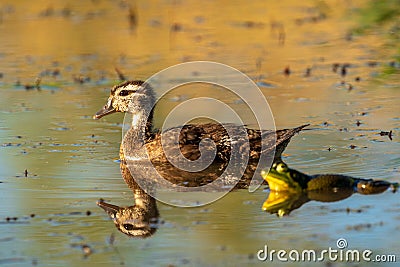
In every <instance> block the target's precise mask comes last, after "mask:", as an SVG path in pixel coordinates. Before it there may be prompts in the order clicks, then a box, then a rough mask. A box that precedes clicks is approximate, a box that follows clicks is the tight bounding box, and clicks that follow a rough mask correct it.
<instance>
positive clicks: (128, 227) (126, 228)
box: [123, 223, 135, 231]
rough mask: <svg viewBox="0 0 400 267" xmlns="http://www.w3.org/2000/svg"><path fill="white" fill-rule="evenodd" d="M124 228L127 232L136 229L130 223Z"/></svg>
mask: <svg viewBox="0 0 400 267" xmlns="http://www.w3.org/2000/svg"><path fill="white" fill-rule="evenodd" d="M123 226H124V228H125V230H128V231H130V230H133V229H134V228H135V227H134V226H133V225H132V224H129V223H126V224H124V225H123Z"/></svg>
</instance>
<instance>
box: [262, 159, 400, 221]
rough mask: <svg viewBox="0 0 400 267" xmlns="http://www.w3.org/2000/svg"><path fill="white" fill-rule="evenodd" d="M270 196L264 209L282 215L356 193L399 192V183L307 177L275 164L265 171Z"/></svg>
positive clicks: (335, 177) (348, 177) (280, 163)
mask: <svg viewBox="0 0 400 267" xmlns="http://www.w3.org/2000/svg"><path fill="white" fill-rule="evenodd" d="M261 175H262V176H263V178H264V179H265V180H266V181H267V182H268V184H269V188H270V193H269V195H268V198H267V200H266V201H265V202H264V204H263V206H262V209H263V210H265V211H267V212H269V213H271V214H277V215H278V216H280V217H281V216H285V215H288V214H290V212H291V211H292V210H295V209H298V208H300V207H301V206H302V205H303V204H305V203H307V202H309V201H312V200H314V201H319V202H334V201H340V200H343V199H346V198H348V197H350V196H351V195H353V194H354V193H359V194H363V195H371V194H380V193H382V192H384V191H386V190H388V189H389V188H390V189H391V190H392V192H396V191H397V188H398V187H399V184H398V183H390V182H387V181H383V180H372V179H361V178H354V177H350V176H345V175H340V174H318V175H307V174H304V173H301V172H299V171H297V170H294V169H290V168H289V167H288V166H287V165H286V164H285V163H283V162H279V163H274V164H273V166H272V168H271V169H270V170H269V172H267V171H263V172H262V174H261Z"/></svg>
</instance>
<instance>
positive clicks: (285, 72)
mask: <svg viewBox="0 0 400 267" xmlns="http://www.w3.org/2000/svg"><path fill="white" fill-rule="evenodd" d="M290 73H291V71H290V68H289V66H286V68H285V69H284V70H283V74H284V75H285V76H286V77H288V76H289V75H290Z"/></svg>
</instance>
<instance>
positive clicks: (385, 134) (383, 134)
mask: <svg viewBox="0 0 400 267" xmlns="http://www.w3.org/2000/svg"><path fill="white" fill-rule="evenodd" d="M379 135H380V136H388V137H389V139H390V140H391V141H392V140H393V139H392V136H393V131H392V130H390V131H389V132H385V131H381V132H380V133H379Z"/></svg>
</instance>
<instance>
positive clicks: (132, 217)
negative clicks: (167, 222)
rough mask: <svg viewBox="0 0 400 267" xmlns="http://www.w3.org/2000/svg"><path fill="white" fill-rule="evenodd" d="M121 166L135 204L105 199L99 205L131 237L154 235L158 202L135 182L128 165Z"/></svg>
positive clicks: (156, 225) (157, 216) (142, 174)
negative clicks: (123, 205) (115, 203)
mask: <svg viewBox="0 0 400 267" xmlns="http://www.w3.org/2000/svg"><path fill="white" fill-rule="evenodd" d="M120 167H121V173H122V176H123V177H124V180H125V182H126V184H127V185H128V186H129V188H130V189H131V190H132V192H133V200H134V205H133V206H129V207H120V206H116V205H113V204H110V203H106V202H105V201H103V200H99V201H98V202H97V205H98V206H99V207H101V208H102V209H103V210H104V211H105V212H106V213H107V214H108V215H109V216H110V218H111V219H112V220H113V222H114V224H115V226H116V227H117V229H118V230H119V231H121V232H122V233H124V234H126V235H128V236H130V237H140V238H146V237H149V236H152V235H153V234H154V233H155V232H156V231H157V228H158V219H159V213H158V209H157V202H156V200H155V199H154V198H153V197H152V196H151V195H150V194H147V193H146V192H145V191H144V190H143V189H142V188H141V187H140V186H139V185H138V184H137V183H136V182H135V180H134V178H133V177H132V175H131V173H130V171H129V169H128V167H127V166H126V165H124V164H121V166H120ZM136 175H138V176H144V175H145V173H143V172H139V173H136ZM142 178H144V177H142ZM149 182H151V181H149ZM148 188H150V187H148Z"/></svg>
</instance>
